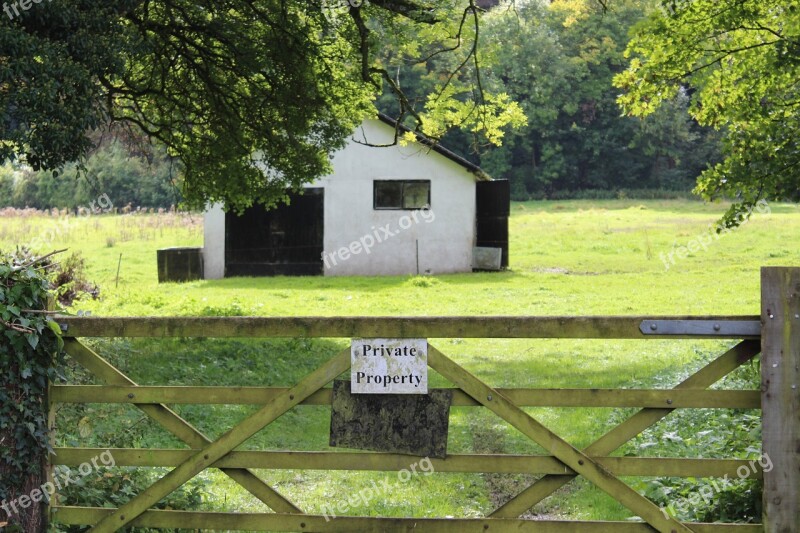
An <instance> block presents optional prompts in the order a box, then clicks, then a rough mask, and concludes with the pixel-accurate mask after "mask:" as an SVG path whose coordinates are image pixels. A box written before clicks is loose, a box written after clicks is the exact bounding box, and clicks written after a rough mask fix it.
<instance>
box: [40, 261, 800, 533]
mask: <svg viewBox="0 0 800 533" xmlns="http://www.w3.org/2000/svg"><path fill="white" fill-rule="evenodd" d="M762 278H763V289H762V316H761V317H757V316H753V317H723V316H716V317H482V318H476V317H437V318H427V317H425V318H423V317H420V318H394V317H392V318H382V317H376V318H368V317H356V318H83V317H81V318H75V317H71V318H68V317H59V319H58V320H59V322H60V323H62V327H63V329H64V331H65V336H66V337H67V340H66V346H67V350H68V352H69V354H70V355H71V356H72V357H73V358H74V359H75V360H76V361H77V362H78V363H80V364H81V365H83V366H84V367H85V368H86V369H88V370H89V371H90V372H92V373H93V374H94V375H95V376H97V377H98V378H99V379H100V380H102V381H103V382H104V383H105V384H106V385H104V386H100V387H97V386H88V387H87V386H72V385H56V386H53V387H52V389H51V394H50V401H51V402H52V403H53V404H54V405H56V404H59V403H129V404H134V405H136V406H137V407H138V408H139V409H141V410H142V411H143V412H145V413H146V414H147V415H149V416H150V417H151V418H153V419H154V420H155V421H157V422H158V423H159V424H160V425H162V426H163V427H164V428H166V429H167V430H169V431H170V432H171V433H173V434H174V435H176V436H177V437H178V438H180V439H181V440H182V441H184V442H185V443H186V444H187V445H188V446H189V447H190V449H188V450H137V449H115V450H112V452H113V456H114V458H115V461H116V464H117V466H138V467H156V466H159V467H172V468H173V470H171V471H170V472H169V473H168V474H167V475H165V476H164V477H163V478H161V479H160V480H158V481H157V482H155V483H154V484H153V485H152V486H151V487H149V488H148V489H147V490H145V491H143V492H142V493H140V494H139V495H137V496H135V497H134V498H133V499H131V500H130V501H129V502H128V503H127V504H125V505H123V506H122V507H121V508H119V509H106V508H78V507H63V506H57V505H56V506H53V507H52V508H51V516H52V517H53V518H54V519H55V520H56V521H58V522H60V523H63V524H70V525H89V526H92V529H91V530H90V531H94V532H112V531H117V530H119V529H121V528H123V527H126V526H129V525H135V526H142V527H154V528H196V529H205V530H247V531H407V530H412V529H416V530H422V531H436V532H439V531H457V532H459V533H460V532H462V531H494V530H498V531H506V530H514V531H516V530H520V531H544V532H550V531H552V532H562V531H563V532H580V531H615V532H616V531H619V532H628V531H630V532H636V531H642V532H644V531H654V530H655V531H661V532H678V531H685V532H688V531H694V532H711V531H729V530H735V531H739V532H742V533H750V532H756V531H764V530H765V529H766V530H767V531H797V529H796V527H797V525H798V523H800V520H798V517H799V516H800V511H799V510H798V509H800V507H799V506H800V499H799V498H798V491H800V471H799V469H798V466H800V460H799V459H798V454H797V452H796V449H795V446H796V445H797V444H798V443H800V435H799V434H798V427H800V422H798V416H800V415H798V410H797V409H798V406H797V398H798V391H797V383H798V374H800V370H798V366H800V269H777V268H775V269H764V271H763V275H762ZM794 323H797V324H798V326H797V327H792V326H793V324H794ZM85 337H306V338H309V337H326V338H334V337H339V338H358V337H368V338H369V337H382V338H429V339H439V338H585V339H651V338H652V339H664V338H670V339H687V338H704V339H740V342H739V343H738V344H736V345H735V346H733V347H732V348H731V349H730V350H728V351H727V352H725V353H724V354H722V355H720V356H719V357H718V358H717V359H716V360H714V361H712V362H711V363H709V364H708V365H706V366H705V367H703V368H702V369H701V370H699V371H698V372H696V373H695V374H694V375H692V376H691V377H689V378H688V379H686V380H685V381H683V382H682V383H680V384H679V385H677V386H676V387H675V388H674V389H669V390H632V389H620V390H598V389H559V390H536V389H498V388H494V387H492V386H491V385H490V384H487V383H485V382H484V381H482V380H481V379H479V378H477V377H476V376H475V375H473V374H472V373H470V372H469V370H468V369H466V368H464V367H462V366H461V365H459V364H458V363H457V362H455V361H454V360H452V359H451V358H449V357H448V356H447V355H445V354H444V353H443V351H440V350H439V349H437V347H436V343H435V342H431V343H430V344H429V352H428V364H429V366H430V367H431V368H432V369H434V370H435V371H437V372H438V373H439V374H441V375H442V376H443V377H444V378H446V379H448V380H449V381H450V382H451V383H452V384H453V385H454V386H455V390H454V399H453V404H454V405H459V406H476V407H484V408H486V409H489V410H491V411H492V412H494V413H495V414H497V415H498V416H499V417H501V418H502V419H503V420H505V421H507V422H508V423H509V424H510V425H512V426H513V427H515V428H516V429H518V430H519V431H521V432H522V433H523V434H525V435H526V436H528V437H529V438H530V439H532V440H533V441H535V442H536V443H538V444H539V445H540V446H541V447H543V448H544V449H545V450H547V451H548V452H549V454H550V455H542V456H539V455H526V456H519V455H474V454H473V455H470V454H456V455H448V456H447V457H446V458H445V459H441V460H435V459H434V460H432V463H433V465H434V467H435V471H436V472H483V473H541V474H545V476H544V477H542V478H541V479H539V480H538V481H536V482H535V483H533V484H532V485H531V486H530V487H528V488H527V489H525V490H524V491H522V492H521V493H519V494H518V495H516V496H515V497H513V498H512V499H511V500H509V501H508V502H506V503H505V504H503V505H502V506H501V507H499V508H498V509H496V510H495V511H494V512H493V513H492V514H491V515H490V516H488V517H486V518H475V519H472V518H469V519H468V518H455V519H445V518H442V519H435V518H425V519H420V518H371V517H337V518H336V519H334V520H328V519H326V517H323V516H314V515H308V514H304V513H303V511H302V510H301V509H299V508H298V507H296V506H295V505H294V504H293V503H292V502H290V501H289V500H287V499H286V498H285V497H284V496H282V495H281V494H279V493H278V492H277V491H276V490H274V489H273V488H272V487H270V486H269V485H267V484H266V483H265V482H264V481H263V480H262V479H260V478H259V477H258V476H257V475H256V474H255V473H254V472H253V471H252V470H250V469H251V468H261V469H309V470H376V471H391V470H400V469H402V468H404V466H406V465H407V463H408V457H407V456H403V455H397V454H386V453H371V452H365V453H338V452H337V453H330V452H296V451H295V452H288V451H286V452H284V451H263V452H237V451H234V450H235V449H236V448H237V447H238V446H240V445H241V444H242V443H244V442H245V441H247V440H248V439H249V438H250V437H252V436H253V435H255V434H256V433H257V432H259V431H260V430H262V429H263V428H264V427H266V426H267V425H269V424H270V423H272V422H273V421H274V420H276V419H277V418H278V417H280V416H281V415H282V414H284V413H286V412H287V411H288V410H289V409H292V408H293V407H295V406H297V405H300V404H304V405H325V404H329V403H330V401H331V390H330V389H329V388H325V386H326V385H327V384H328V383H330V382H331V381H332V380H333V379H334V378H336V377H338V376H339V375H340V374H342V373H343V372H345V371H346V370H347V369H348V368H349V366H350V350H349V349H348V350H345V351H342V352H341V353H339V354H338V355H336V356H335V357H333V358H332V359H330V360H329V361H327V362H325V363H324V364H323V365H322V366H320V367H319V368H317V369H316V370H315V371H313V372H312V373H310V374H309V375H308V376H306V377H305V378H304V379H302V380H301V381H300V382H299V383H297V384H296V385H294V386H292V387H290V388H253V389H245V390H241V389H238V390H233V389H224V388H214V387H177V388H176V387H143V386H137V385H136V383H134V382H133V381H131V380H130V379H129V378H128V377H126V376H125V375H123V374H122V373H120V372H119V371H118V370H117V369H115V368H114V367H113V366H112V365H110V364H109V363H108V362H107V361H106V360H104V359H103V358H102V357H101V356H100V355H99V354H97V353H95V352H94V351H93V350H91V349H90V348H88V347H87V346H86V345H85V344H83V343H82V342H81V341H80V338H85ZM759 339H760V341H761V342H759ZM759 353H762V376H763V384H762V391H733V390H709V387H710V386H711V385H713V384H714V383H716V382H717V381H719V380H720V379H722V378H723V377H725V376H726V375H727V374H729V373H730V372H732V371H733V370H735V369H736V368H738V367H739V366H740V365H742V364H743V363H746V362H747V361H750V360H751V359H753V358H754V357H755V356H756V355H758V354H759ZM184 403H185V404H211V403H229V404H243V403H253V404H262V405H263V407H262V408H261V409H260V410H258V411H257V412H255V413H254V414H252V415H251V416H249V417H248V418H246V419H245V420H244V421H242V422H241V423H239V424H238V425H237V426H235V427H234V428H233V429H231V430H230V431H228V432H227V433H225V434H224V435H223V436H221V437H220V438H218V439H217V440H214V441H211V440H209V439H208V438H207V437H205V436H204V435H203V434H201V433H200V432H199V431H198V430H197V429H195V428H194V427H192V426H191V425H190V424H189V423H188V422H186V421H184V420H183V419H182V418H180V417H179V416H178V415H177V414H176V413H175V412H174V411H172V410H171V409H170V408H168V407H167V404H184ZM528 406H552V407H641V408H642V409H641V410H640V411H638V412H637V413H636V414H634V415H633V416H631V417H630V418H628V419H627V420H625V421H624V422H623V423H621V424H620V425H618V426H617V427H615V428H614V429H612V430H611V431H609V432H607V433H606V434H605V435H603V436H602V437H601V438H599V439H598V440H597V441H596V442H594V443H593V444H591V445H590V446H588V447H587V448H585V449H582V450H581V449H577V448H575V447H574V446H572V445H571V444H569V443H568V442H567V441H565V440H564V439H563V438H561V437H559V436H558V435H557V434H555V433H554V432H552V431H551V430H549V429H548V428H547V427H545V426H544V425H542V424H541V423H540V422H539V421H537V420H536V419H535V418H533V417H532V416H530V415H529V414H528V413H526V412H525V411H524V410H523V409H522V408H523V407H528ZM759 407H761V408H762V409H763V410H764V414H763V419H764V431H763V438H764V445H763V451H764V453H769V454H770V457H771V462H772V463H773V465H774V468H773V469H771V470H770V473H769V477H767V476H768V475H767V473H762V472H761V471H760V470H759V471H757V472H756V473H755V474H754V475H756V476H759V477H760V476H762V475H763V476H764V477H765V498H764V499H765V517H764V520H765V521H764V525H763V526H762V525H758V524H756V525H753V524H734V525H731V524H697V523H680V522H679V521H677V520H676V519H675V518H673V517H671V516H670V515H669V514H667V513H665V512H663V511H662V510H661V509H660V508H659V507H657V506H656V505H655V504H653V503H652V502H651V501H649V500H648V499H647V498H645V497H643V496H642V495H640V494H639V493H638V492H636V491H635V490H633V489H632V488H631V487H629V486H628V485H627V484H625V483H624V482H623V481H622V480H620V477H621V476H676V477H722V476H724V475H726V474H727V475H728V476H733V475H735V473H736V471H737V468H739V467H741V466H743V465H744V466H747V467H751V466H752V461H751V462H748V461H745V460H740V459H661V458H636V457H612V456H610V454H611V453H612V452H614V451H615V450H617V449H618V448H620V447H621V446H622V445H623V444H624V443H626V442H627V441H629V440H630V439H632V438H633V437H635V436H636V435H638V434H639V433H641V432H642V431H643V430H645V429H646V428H648V427H649V426H651V425H653V424H655V423H656V422H658V421H659V420H661V419H663V418H664V417H666V416H667V415H669V414H670V413H671V412H672V411H673V410H675V409H683V408H748V409H757V408H759ZM767 407H769V409H767ZM102 451H103V450H97V449H82V448H59V449H57V450H56V453H57V455H56V461H55V464H57V465H68V466H75V465H79V464H81V463H85V462H87V461H89V460H90V459H91V458H92V457H96V456H97V455H98V454H99V453H100V452H102ZM207 468H219V469H221V470H222V471H223V472H224V473H225V474H227V475H228V476H230V477H231V478H232V479H233V480H235V481H236V482H237V483H239V484H240V485H242V486H243V487H244V488H245V489H247V490H248V491H249V492H251V493H252V494H253V495H254V496H255V497H257V498H258V499H259V500H261V501H262V502H263V503H265V504H266V505H267V506H269V507H270V508H271V509H272V510H273V511H274V512H273V513H264V514H243V513H235V514H231V513H207V512H192V511H171V510H152V509H151V508H152V507H153V506H154V505H155V504H156V503H157V502H158V501H160V500H161V499H162V498H164V497H165V496H167V495H169V494H170V493H171V492H173V491H175V490H176V489H178V488H179V487H181V486H182V485H183V484H185V483H186V482H188V481H189V480H190V479H192V478H193V477H194V476H196V475H198V474H199V473H200V472H202V471H203V470H205V469H207ZM577 476H582V477H584V478H586V479H587V480H589V481H590V482H592V483H594V484H595V485H596V486H597V487H599V488H600V489H602V490H603V491H605V492H606V493H608V494H609V495H611V496H612V497H613V498H615V499H616V500H617V501H619V502H620V503H621V504H623V505H624V506H625V507H627V508H628V509H630V510H631V511H632V512H633V513H634V514H635V515H637V516H638V517H641V519H642V521H641V522H639V521H628V522H580V521H531V520H524V519H521V518H519V517H520V516H521V515H522V514H523V513H525V512H526V511H527V510H528V509H530V508H531V507H532V506H533V505H535V504H536V503H537V502H539V501H541V500H542V499H544V498H546V497H547V496H549V495H550V494H552V493H553V492H554V491H556V490H557V489H558V488H560V487H561V486H563V485H565V484H566V483H568V482H570V481H571V480H573V479H574V478H575V477H577Z"/></svg>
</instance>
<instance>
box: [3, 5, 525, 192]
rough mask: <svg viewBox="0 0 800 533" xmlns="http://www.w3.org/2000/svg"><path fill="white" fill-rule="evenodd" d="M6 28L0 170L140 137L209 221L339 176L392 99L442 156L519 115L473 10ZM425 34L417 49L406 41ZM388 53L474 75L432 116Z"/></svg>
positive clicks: (169, 11)
mask: <svg viewBox="0 0 800 533" xmlns="http://www.w3.org/2000/svg"><path fill="white" fill-rule="evenodd" d="M14 6H15V7H14V11H13V12H12V11H8V12H7V13H6V14H7V15H8V17H6V16H3V15H2V14H0V163H2V162H3V161H6V160H13V159H14V158H15V157H16V156H17V154H22V156H23V157H24V159H25V160H26V161H27V163H29V164H30V165H31V166H32V167H33V168H34V169H37V170H38V169H59V168H61V167H62V166H63V165H64V164H65V163H68V162H70V161H75V160H79V159H81V158H82V157H83V156H85V154H86V153H87V151H88V150H89V148H90V147H91V144H92V143H91V141H90V136H89V134H88V133H87V132H91V131H92V130H95V129H97V128H99V127H101V126H102V125H105V124H109V123H125V124H130V125H133V126H135V127H137V128H139V129H141V130H142V131H143V132H145V133H146V134H147V135H148V136H149V137H150V138H152V139H155V140H157V141H159V142H161V143H163V144H164V145H165V146H166V147H167V149H168V151H169V155H170V156H173V157H177V158H179V159H180V160H181V161H182V163H183V167H184V169H185V180H184V191H183V192H184V196H185V199H186V200H187V202H188V203H189V204H190V205H192V206H195V207H201V206H203V205H204V204H206V203H207V202H211V201H223V202H225V203H226V204H228V205H229V206H233V207H237V208H243V207H246V206H248V205H250V204H252V203H253V202H256V201H259V202H264V203H266V204H270V203H273V202H274V201H276V200H277V199H279V198H281V197H283V196H284V195H285V191H286V189H287V188H297V187H299V186H300V185H302V184H303V183H306V182H309V181H313V180H314V179H315V178H316V177H319V176H320V175H322V174H324V173H325V172H327V171H328V170H329V169H330V166H329V165H330V162H329V154H330V153H331V152H332V151H333V150H335V149H337V148H339V147H341V146H343V144H344V142H345V140H346V138H347V137H348V136H349V135H350V133H351V132H352V131H353V129H354V128H355V126H356V125H357V124H358V123H359V122H360V121H361V120H362V119H363V118H364V117H365V116H367V115H369V114H370V113H373V112H374V107H373V104H372V101H373V100H374V98H375V96H376V95H377V94H379V93H380V92H381V90H382V88H383V86H384V85H386V86H388V87H389V88H390V89H391V90H392V92H393V93H394V94H395V96H396V98H397V99H398V102H399V103H400V113H399V118H401V119H403V118H405V117H406V116H409V115H410V116H411V117H413V121H412V122H413V123H414V125H415V128H416V129H417V130H418V131H420V132H422V133H429V134H430V136H431V137H433V139H434V140H436V139H437V138H438V137H439V136H440V135H441V134H442V132H443V131H445V130H447V129H448V128H450V127H453V126H460V127H463V128H465V129H468V130H471V131H475V132H476V133H478V134H480V135H485V136H486V137H487V138H488V139H489V140H490V141H493V142H497V141H498V140H499V138H500V137H501V136H502V131H501V129H502V128H503V127H504V126H505V125H506V124H507V123H508V122H510V119H509V117H508V116H507V111H508V110H509V109H513V106H514V104H513V103H510V102H507V101H506V100H504V99H503V98H502V97H501V96H500V97H499V96H495V95H492V94H490V93H487V92H484V91H483V90H482V88H481V86H480V69H479V62H478V55H477V39H478V28H479V15H480V8H478V7H477V5H476V4H475V3H474V0H448V1H447V2H436V1H433V0H372V1H370V2H362V1H361V0H345V1H342V0H318V1H308V0H223V1H219V0H107V1H104V2H101V3H97V2H94V1H91V0H52V1H50V2H47V3H41V4H39V3H36V4H33V5H31V4H28V8H29V9H27V10H23V9H22V8H21V7H19V6H20V4H18V3H17V4H14ZM412 27H413V28H420V27H421V28H423V30H421V31H419V32H417V33H416V34H415V35H419V36H421V37H422V38H423V42H416V43H412V42H410V41H408V40H407V39H405V40H404V38H403V36H404V35H407V34H409V33H410V32H408V31H406V30H408V28H412ZM389 38H393V39H397V40H398V41H399V42H402V43H403V45H404V46H406V47H407V49H409V50H412V49H414V47H417V49H419V50H422V49H423V48H424V49H425V50H431V51H432V52H431V53H442V52H455V51H462V50H466V51H467V54H466V60H465V61H464V62H463V63H461V64H459V66H458V68H457V69H456V70H455V71H453V72H451V73H450V79H449V81H448V82H447V83H443V84H441V85H440V86H439V87H438V90H439V94H440V96H435V95H434V96H433V97H432V98H431V99H430V101H429V103H428V104H426V107H425V108H424V109H416V108H414V107H413V106H411V105H409V102H408V101H407V99H406V98H405V95H404V94H403V92H402V90H401V89H400V88H399V87H397V86H396V85H395V84H394V81H393V79H392V78H391V76H389V75H388V72H387V71H386V70H385V69H384V68H383V66H382V65H381V64H380V62H379V61H378V60H377V54H378V50H379V49H380V47H381V44H382V42H383V41H384V40H387V39H389Z"/></svg>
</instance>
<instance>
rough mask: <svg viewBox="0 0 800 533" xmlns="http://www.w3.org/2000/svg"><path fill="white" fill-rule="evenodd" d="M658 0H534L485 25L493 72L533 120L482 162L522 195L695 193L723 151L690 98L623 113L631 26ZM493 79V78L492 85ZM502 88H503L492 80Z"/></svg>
mask: <svg viewBox="0 0 800 533" xmlns="http://www.w3.org/2000/svg"><path fill="white" fill-rule="evenodd" d="M652 8H653V6H652V2H649V1H641V0H616V1H615V2H612V3H610V4H609V5H608V6H607V8H604V7H603V6H601V5H600V4H598V3H597V2H594V1H593V0H558V1H555V2H545V1H543V0H540V1H531V2H526V3H525V4H522V5H520V6H519V7H518V8H517V9H516V10H513V11H506V10H497V11H495V12H494V13H493V14H492V16H490V17H489V18H487V20H486V22H485V23H484V29H483V32H484V34H485V35H486V36H487V39H486V41H487V43H490V44H488V45H487V47H486V48H488V50H487V53H488V54H490V55H491V60H490V61H489V65H490V68H489V69H488V73H487V77H488V78H490V79H492V80H496V83H498V84H500V85H501V86H503V87H504V88H505V89H506V90H507V91H508V92H509V94H511V96H512V98H513V99H514V100H515V101H518V102H519V103H520V105H521V106H522V107H523V109H524V112H525V114H526V116H527V118H528V124H527V126H526V127H522V128H519V129H517V130H515V131H513V132H511V134H509V135H508V136H507V137H506V139H505V140H504V143H503V146H502V147H500V148H495V149H492V150H489V151H488V153H487V154H485V155H484V156H483V157H482V158H481V159H482V160H481V164H482V165H483V167H484V168H485V169H486V170H487V172H489V173H490V174H492V175H493V176H507V177H508V178H509V179H510V180H511V184H512V191H513V193H514V197H515V198H516V199H527V198H528V197H530V196H531V195H534V196H550V195H557V194H563V193H565V192H574V191H579V190H585V189H601V190H614V189H617V190H618V189H621V188H626V189H648V188H650V189H672V190H676V189H677V190H688V189H689V188H690V187H691V183H692V182H693V181H694V180H695V179H696V178H697V176H698V174H699V173H700V171H701V170H702V168H703V164H698V161H697V159H696V158H695V157H694V154H695V153H698V152H700V153H703V154H705V155H709V154H712V153H713V149H712V148H713V146H714V144H715V140H714V139H713V138H707V135H706V132H704V131H702V130H701V129H700V128H699V127H698V126H697V124H696V123H695V122H694V121H693V120H691V119H690V118H689V117H688V115H687V114H686V111H685V106H686V97H685V95H682V96H681V97H678V98H676V99H675V100H674V101H673V102H670V104H669V105H667V106H664V107H663V108H662V109H660V110H659V112H658V113H656V114H654V115H653V116H652V117H648V119H647V120H640V119H638V118H635V117H623V116H620V110H619V107H618V105H617V103H616V99H617V96H618V93H619V91H618V90H616V89H614V87H613V85H612V79H613V77H614V75H615V74H617V73H619V72H621V71H623V70H624V68H625V66H626V61H625V58H624V56H623V52H624V50H625V47H626V46H627V43H628V33H629V30H630V28H631V27H633V26H634V25H635V24H637V23H638V22H640V21H641V20H642V19H643V18H644V17H645V16H646V14H647V13H648V11H650V10H651V9H652ZM490 86H491V85H490ZM492 88H493V89H494V87H492Z"/></svg>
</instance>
